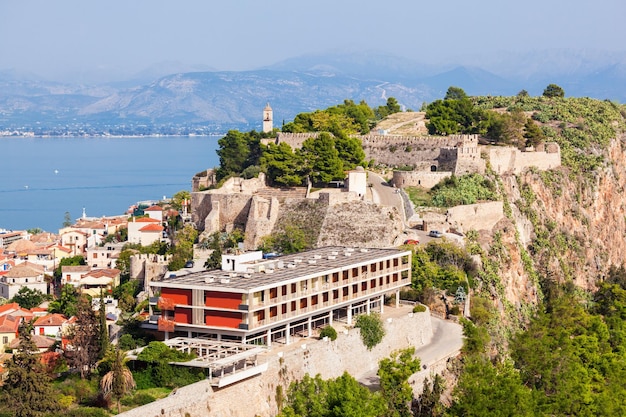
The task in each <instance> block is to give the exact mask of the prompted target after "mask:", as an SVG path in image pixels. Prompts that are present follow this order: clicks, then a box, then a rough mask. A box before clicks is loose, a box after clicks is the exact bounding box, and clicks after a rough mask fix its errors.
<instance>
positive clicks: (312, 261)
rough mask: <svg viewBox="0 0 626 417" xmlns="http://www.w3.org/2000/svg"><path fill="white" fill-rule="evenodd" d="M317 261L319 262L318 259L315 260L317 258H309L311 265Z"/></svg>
mask: <svg viewBox="0 0 626 417" xmlns="http://www.w3.org/2000/svg"><path fill="white" fill-rule="evenodd" d="M315 263H317V260H315V259H309V265H313V264H315Z"/></svg>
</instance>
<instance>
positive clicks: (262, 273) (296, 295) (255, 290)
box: [145, 247, 411, 346]
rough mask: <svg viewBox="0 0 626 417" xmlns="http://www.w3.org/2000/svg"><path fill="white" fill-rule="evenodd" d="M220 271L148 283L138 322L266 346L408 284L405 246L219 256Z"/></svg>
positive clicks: (365, 307)
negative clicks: (145, 313)
mask: <svg viewBox="0 0 626 417" xmlns="http://www.w3.org/2000/svg"><path fill="white" fill-rule="evenodd" d="M222 265H223V268H224V269H222V270H213V271H202V272H197V273H190V274H184V275H179V276H176V275H175V274H169V275H168V276H167V277H165V278H163V279H162V280H161V281H152V282H150V290H151V293H152V294H156V295H159V297H152V298H151V299H150V310H151V312H152V311H153V308H154V307H155V306H158V308H159V310H160V311H161V315H151V317H150V320H149V321H148V323H146V324H145V327H147V328H152V329H158V330H159V331H162V332H164V333H165V334H164V336H165V339H168V338H169V337H170V336H173V335H184V336H187V337H194V336H199V335H202V336H204V337H210V338H214V339H216V340H231V341H239V342H242V343H260V344H266V345H268V346H269V345H271V343H272V342H275V341H281V342H284V343H286V344H289V343H290V339H291V337H292V336H293V335H294V334H296V333H301V332H305V333H307V334H308V335H310V334H311V333H312V329H313V328H314V327H317V326H320V325H326V324H332V323H333V321H334V320H342V321H346V322H347V323H348V324H352V320H353V316H354V315H355V314H360V313H369V312H370V311H372V310H373V309H379V310H381V311H382V309H383V306H384V297H385V295H387V294H394V293H395V294H396V300H398V299H399V291H400V288H402V287H404V286H407V285H410V284H411V251H400V250H396V249H373V248H369V249H368V248H361V249H357V248H345V247H325V248H319V249H313V250H310V251H307V252H303V253H299V254H292V255H285V256H280V257H276V258H272V259H263V256H262V253H261V252H247V253H244V254H241V255H229V256H225V257H224V259H223V262H222Z"/></svg>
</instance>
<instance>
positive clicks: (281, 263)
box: [277, 261, 285, 269]
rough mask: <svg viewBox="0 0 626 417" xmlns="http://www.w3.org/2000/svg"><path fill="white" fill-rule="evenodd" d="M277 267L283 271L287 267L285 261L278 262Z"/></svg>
mask: <svg viewBox="0 0 626 417" xmlns="http://www.w3.org/2000/svg"><path fill="white" fill-rule="evenodd" d="M277 267H278V269H283V268H284V267H285V263H284V262H283V261H278V265H277Z"/></svg>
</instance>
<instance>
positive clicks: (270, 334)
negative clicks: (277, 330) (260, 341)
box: [265, 329, 272, 348]
mask: <svg viewBox="0 0 626 417" xmlns="http://www.w3.org/2000/svg"><path fill="white" fill-rule="evenodd" d="M265 337H266V338H267V341H266V342H267V347H268V348H271V347H272V329H267V336H265Z"/></svg>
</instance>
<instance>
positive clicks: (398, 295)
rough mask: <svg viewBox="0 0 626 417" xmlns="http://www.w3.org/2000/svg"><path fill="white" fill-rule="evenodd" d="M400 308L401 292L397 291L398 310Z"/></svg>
mask: <svg viewBox="0 0 626 417" xmlns="http://www.w3.org/2000/svg"><path fill="white" fill-rule="evenodd" d="M398 307H400V290H396V308H398Z"/></svg>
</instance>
